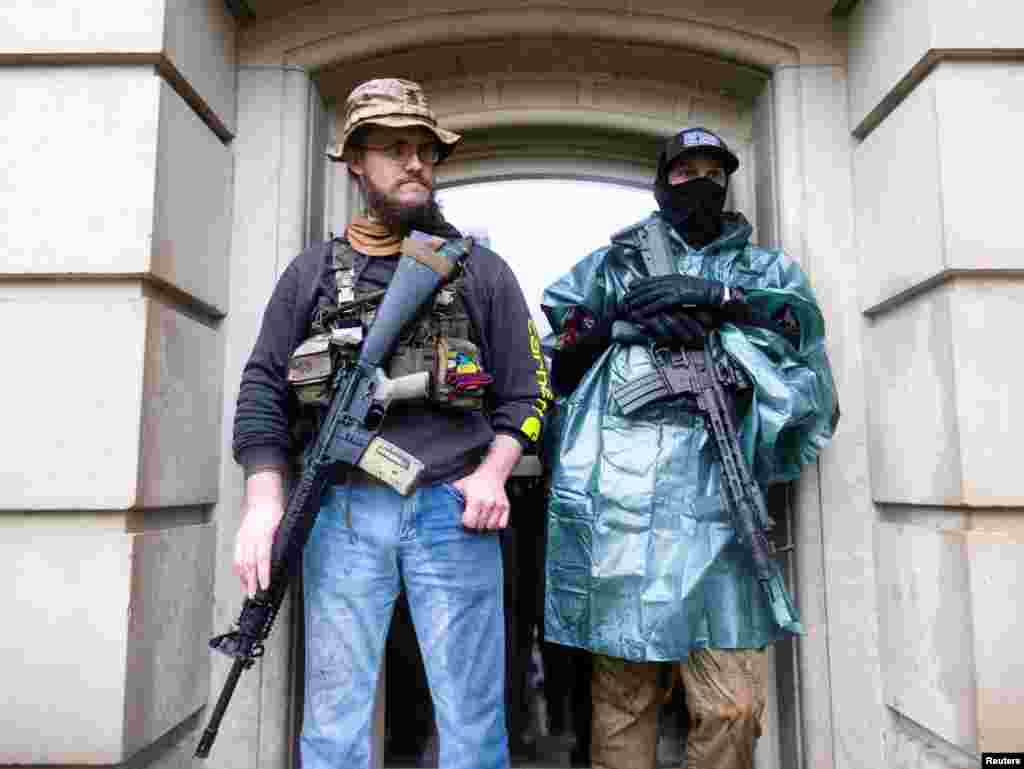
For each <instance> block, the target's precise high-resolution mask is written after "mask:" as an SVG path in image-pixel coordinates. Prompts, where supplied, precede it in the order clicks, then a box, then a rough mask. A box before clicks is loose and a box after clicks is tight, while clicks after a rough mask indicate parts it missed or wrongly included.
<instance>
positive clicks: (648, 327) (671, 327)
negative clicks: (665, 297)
mask: <svg viewBox="0 0 1024 769" xmlns="http://www.w3.org/2000/svg"><path fill="white" fill-rule="evenodd" d="M699 315H703V316H705V318H706V319H707V321H710V320H711V318H710V317H708V316H707V314H706V313H699ZM637 325H639V326H641V327H642V328H643V330H644V331H646V332H647V334H648V335H649V336H650V337H651V339H653V340H654V341H656V342H658V343H659V344H671V345H677V344H678V345H682V346H683V347H685V348H687V349H688V350H700V349H702V348H703V347H704V338H705V337H706V336H707V334H708V331H710V330H711V329H710V326H709V324H708V323H705V322H704V321H702V320H701V319H700V318H699V317H698V316H697V315H695V314H693V313H688V312H685V311H682V310H676V311H674V312H658V313H655V314H654V315H646V316H644V317H642V318H641V319H640V320H639V321H637Z"/></svg>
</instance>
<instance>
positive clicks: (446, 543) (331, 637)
mask: <svg viewBox="0 0 1024 769" xmlns="http://www.w3.org/2000/svg"><path fill="white" fill-rule="evenodd" d="M459 138H460V137H459V136H458V135H457V134H454V133H452V132H450V131H446V130H445V129H443V128H441V127H439V126H438V125H437V121H436V119H435V117H434V114H433V112H432V111H431V110H430V108H429V105H428V103H427V100H426V98H425V96H424V94H423V91H422V89H421V88H420V86H419V85H417V84H416V83H412V82H409V81H406V80H372V81H369V82H366V83H363V84H362V85H360V86H358V87H357V88H355V90H353V91H352V93H351V94H350V95H349V97H348V99H347V101H346V103H345V122H344V130H343V135H342V138H341V142H340V145H339V146H338V147H337V148H336V151H334V152H329V153H328V154H329V155H330V156H331V157H332V158H333V159H335V160H339V161H342V162H345V163H346V164H347V167H348V171H349V172H350V173H351V174H353V175H354V177H355V178H356V179H357V180H358V183H359V185H360V187H361V189H362V191H363V193H364V195H365V199H366V202H367V207H366V212H365V215H364V216H361V217H359V218H357V219H355V220H354V221H353V222H352V223H351V224H350V225H349V226H348V228H347V230H346V233H345V237H344V238H339V239H336V240H334V241H331V242H328V243H324V244H319V245H316V246H314V247H312V248H309V249H307V250H306V251H304V252H303V253H302V254H300V255H299V256H298V257H297V258H296V259H295V260H294V261H293V262H292V263H291V264H290V265H289V267H288V268H287V269H286V270H285V272H284V273H283V274H282V276H281V278H280V281H279V282H278V284H277V286H276V288H275V290H274V292H273V295H272V296H271V299H270V302H269V304H268V306H267V308H266V311H265V314H264V317H263V324H262V328H261V330H260V334H259V338H258V339H257V341H256V345H255V348H254V350H253V352H252V356H251V357H250V359H249V361H248V364H247V365H246V367H245V370H244V373H243V376H242V383H241V389H240V392H239V396H238V408H237V413H236V417H235V427H234V454H235V458H236V459H237V460H238V462H240V463H241V464H242V465H243V466H244V468H245V476H246V482H245V483H246V486H245V500H244V503H243V520H242V524H241V527H240V529H239V532H238V536H237V540H236V546H235V559H234V569H235V572H236V573H237V575H238V576H239V578H240V579H241V581H242V584H243V586H244V588H245V589H246V590H247V591H248V592H249V594H250V595H251V594H253V593H254V591H255V590H256V588H257V586H259V587H265V586H266V584H267V582H268V580H269V562H270V552H271V542H272V537H273V534H274V531H275V529H276V527H277V525H278V523H279V521H280V519H281V516H282V511H283V507H284V503H285V494H284V478H285V471H286V467H287V465H288V462H289V457H290V456H292V455H293V454H294V453H295V451H296V449H297V448H300V447H299V446H297V445H296V442H297V441H296V439H294V438H293V437H292V427H293V425H294V424H295V423H296V421H297V416H298V415H299V413H300V411H309V410H312V411H314V412H316V409H317V408H318V404H317V402H315V399H313V402H310V396H309V395H308V393H307V392H306V391H305V390H301V391H298V392H296V390H295V389H294V388H291V387H290V386H289V385H290V383H291V384H295V383H296V381H298V380H299V379H301V377H297V376H293V375H294V374H296V372H299V373H301V371H302V367H301V366H299V367H296V366H292V367H290V365H289V360H290V358H291V356H292V355H293V353H295V352H297V349H298V348H300V346H302V345H304V344H305V341H306V340H307V338H309V337H311V335H312V340H313V342H314V343H315V342H316V340H317V339H323V338H324V334H326V335H327V336H328V337H329V338H330V339H331V340H332V341H331V344H334V341H333V340H334V339H335V336H334V335H333V334H334V332H339V333H341V332H344V333H342V336H344V335H345V334H347V333H348V332H349V331H351V330H352V329H351V328H348V327H346V328H345V329H339V328H338V327H337V326H336V325H332V324H334V323H335V321H334V320H332V318H335V317H336V316H337V312H335V310H337V308H339V307H340V306H342V305H344V306H346V307H353V306H355V307H358V309H359V312H360V313H361V316H360V320H361V324H360V323H359V322H357V324H356V325H357V326H361V327H362V328H365V327H368V326H369V325H370V323H371V322H372V317H373V313H374V311H375V309H376V307H377V305H378V304H379V300H380V294H382V293H383V291H382V289H386V288H388V286H389V284H390V283H391V281H392V278H393V275H394V273H395V269H396V265H397V264H398V261H399V258H400V257H399V254H400V250H401V249H402V247H403V239H404V238H406V237H407V236H409V234H410V233H411V232H413V231H418V233H426V234H428V235H433V236H438V237H439V238H442V239H445V242H446V244H454V246H459V245H460V244H461V247H463V248H471V250H470V252H469V255H468V257H467V258H466V259H465V261H464V262H463V267H462V269H461V272H459V273H457V274H456V277H455V278H454V279H453V280H452V281H451V282H449V283H448V284H446V285H445V286H444V287H442V289H441V290H440V291H439V292H438V293H437V294H436V295H435V297H434V298H433V300H432V302H431V303H430V304H429V305H427V306H426V307H425V308H424V310H423V311H422V312H420V313H419V315H418V316H417V318H416V319H415V320H413V321H412V322H411V323H410V324H409V325H408V326H407V327H406V328H405V329H403V331H402V334H401V336H400V338H399V341H398V342H397V347H396V348H395V350H394V352H393V353H392V355H391V357H390V360H389V363H388V364H387V365H388V372H387V373H388V374H389V375H390V376H392V377H398V376H403V375H408V374H410V373H416V372H422V371H427V372H429V382H430V386H429V394H427V395H426V398H425V399H423V398H420V399H418V400H409V401H395V402H393V403H392V404H391V408H390V410H389V411H388V412H387V415H386V416H385V418H384V421H383V424H382V426H381V428H380V435H381V437H383V438H384V439H386V440H388V441H390V442H391V443H393V444H395V445H397V446H398V447H399V448H401V449H404V450H405V451H406V452H408V453H410V454H412V455H413V456H414V457H416V458H418V459H419V460H420V461H421V462H422V463H423V464H424V466H425V470H424V471H423V475H422V477H421V480H420V483H419V484H418V486H417V488H416V489H415V490H414V491H413V492H412V493H411V494H410V495H408V496H401V495H400V494H399V493H398V492H396V491H395V490H394V489H392V488H391V487H390V486H388V485H385V484H383V483H381V482H379V481H377V480H376V479H375V478H374V477H373V476H371V475H369V474H367V473H365V472H363V471H361V470H359V469H356V468H350V467H338V468H337V469H336V472H335V477H333V478H332V483H330V484H329V485H328V486H327V488H326V491H325V492H324V494H323V496H322V498H321V507H320V512H319V515H318V518H317V521H316V526H315V528H314V529H313V532H312V534H311V536H310V540H309V543H308V544H307V546H306V550H305V553H304V557H303V591H304V605H305V612H306V616H305V631H306V632H305V636H306V654H305V657H306V671H305V698H304V699H305V712H304V717H303V726H302V734H301V739H300V746H301V753H302V765H303V767H305V769H327V768H328V767H331V769H336V768H337V767H367V766H369V761H370V741H371V720H372V711H373V705H374V697H375V693H376V690H377V680H378V673H379V668H380V662H381V657H382V653H383V650H384V644H385V639H386V636H387V632H388V626H389V624H390V622H391V617H392V610H393V608H394V606H395V601H396V598H397V596H398V594H399V591H400V590H401V589H404V590H405V591H406V594H407V597H408V602H409V609H410V613H411V615H412V620H413V624H414V626H415V629H416V634H417V637H418V640H419V644H420V649H421V651H422V653H423V660H424V664H425V667H426V671H427V677H428V680H429V685H430V690H431V693H432V699H433V704H434V712H435V715H436V720H437V727H438V732H439V734H440V742H441V748H440V766H441V767H443V768H446V769H458V768H460V767H465V768H466V769H469V768H470V767H472V769H482V768H484V767H486V768H488V769H490V768H491V767H506V766H508V741H507V736H506V728H505V713H504V704H503V698H504V687H503V680H504V653H505V646H504V619H503V611H502V587H503V581H502V568H501V552H500V547H499V541H498V530H499V529H502V528H504V527H505V525H506V523H507V520H508V509H509V502H508V498H507V496H506V493H505V490H504V485H505V480H506V478H507V476H508V475H509V472H510V471H511V469H512V468H513V466H514V465H515V464H516V461H517V460H518V458H519V456H520V454H521V452H522V450H523V448H524V447H526V446H529V445H531V444H532V443H533V442H534V441H535V440H536V439H537V437H538V436H539V434H540V430H541V426H542V418H543V415H544V411H545V409H546V405H547V402H548V389H547V388H548V385H547V374H546V371H545V369H544V362H543V359H542V356H541V354H540V343H539V340H538V339H537V336H536V331H535V330H534V328H533V325H532V322H531V321H530V315H529V311H528V309H527V306H526V302H525V300H524V298H523V294H522V291H521V290H520V288H519V285H518V283H517V282H516V279H515V277H514V276H513V274H512V271H511V269H510V268H509V267H508V265H507V264H506V263H505V262H504V261H503V260H502V259H501V258H500V257H498V256H497V255H496V254H494V253H493V252H491V251H489V250H488V249H485V248H481V247H479V246H478V245H474V244H472V242H471V241H462V240H459V241H458V242H456V240H457V239H459V238H460V236H459V233H458V232H457V231H456V230H455V229H454V228H453V227H452V226H451V225H449V224H448V223H447V222H446V221H445V220H444V218H443V217H442V215H441V213H440V210H439V208H438V206H437V204H436V202H435V200H434V189H433V187H434V172H435V169H436V167H437V165H438V164H439V163H441V162H442V161H443V160H444V159H445V158H447V157H448V155H449V154H450V153H451V152H452V150H453V149H454V148H455V145H456V143H457V142H458V141H459ZM417 237H418V235H417ZM349 338H350V337H349ZM315 348H316V345H315V344H313V349H315ZM302 349H303V351H306V350H308V349H310V347H309V346H308V345H307V346H305V347H303V348H302ZM332 349H333V348H332ZM349 352H351V351H349ZM290 380H291V382H290ZM320 405H321V406H322V401H321V403H320ZM300 407H302V408H300Z"/></svg>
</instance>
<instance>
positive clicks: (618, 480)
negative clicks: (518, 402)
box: [543, 128, 838, 769]
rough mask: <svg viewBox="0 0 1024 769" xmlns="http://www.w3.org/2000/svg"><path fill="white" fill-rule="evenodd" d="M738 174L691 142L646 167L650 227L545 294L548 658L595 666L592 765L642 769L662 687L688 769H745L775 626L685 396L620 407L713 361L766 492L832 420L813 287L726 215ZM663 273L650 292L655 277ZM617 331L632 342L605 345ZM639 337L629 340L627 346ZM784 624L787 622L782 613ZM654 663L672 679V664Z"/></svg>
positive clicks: (729, 157) (650, 754) (652, 747)
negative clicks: (724, 373) (556, 652)
mask: <svg viewBox="0 0 1024 769" xmlns="http://www.w3.org/2000/svg"><path fill="white" fill-rule="evenodd" d="M738 167H739V159H738V158H737V157H736V155H735V154H733V153H732V152H731V151H730V150H729V148H728V147H727V146H726V144H725V142H724V141H722V139H721V138H720V137H718V136H717V135H715V134H713V133H712V132H711V131H708V130H706V129H703V128H690V129H686V130H683V131H681V132H680V133H679V134H677V135H676V136H673V137H671V138H670V139H669V140H668V141H667V142H666V143H665V146H664V148H663V150H662V152H661V154H660V156H659V158H658V171H657V177H656V179H655V184H654V192H655V198H656V199H657V201H658V206H659V209H660V210H659V211H657V212H655V213H654V214H653V215H652V216H651V217H649V218H648V219H646V220H644V221H642V222H640V223H638V224H636V225H634V226H632V227H629V228H627V229H626V230H623V231H622V232H619V233H617V234H615V235H613V236H612V239H611V240H612V242H611V245H610V246H607V247H604V248H601V249H599V250H598V251H595V252H594V253H592V254H590V255H589V256H587V257H586V258H585V259H583V260H582V261H581V262H579V263H578V264H577V265H576V266H575V267H574V268H573V269H572V271H570V272H569V273H568V274H567V275H565V276H564V277H562V278H560V279H559V280H558V281H556V282H555V283H553V284H552V285H551V286H549V287H548V289H547V290H546V291H545V292H544V300H543V306H544V310H545V312H546V314H547V316H548V318H549V320H550V321H551V326H552V328H553V329H554V334H555V336H554V338H553V339H552V340H551V345H552V370H551V376H552V384H553V385H554V388H555V391H556V393H558V394H559V395H560V396H564V400H563V401H561V402H560V407H559V430H558V444H559V450H558V453H557V458H556V459H555V461H554V468H553V471H552V472H553V477H552V494H551V500H550V504H549V521H548V554H547V555H548V557H547V600H546V616H545V620H546V624H545V635H546V639H547V640H548V641H554V642H556V643H561V644H565V645H568V646H574V647H578V648H582V649H588V650H590V651H592V652H594V660H593V661H594V670H593V678H592V696H593V727H592V730H593V731H592V734H593V736H592V751H591V759H592V762H593V766H594V767H595V768H598V769H653V767H654V766H655V760H656V754H655V752H656V743H657V731H658V729H657V727H658V709H659V706H660V704H661V703H662V702H664V701H665V699H666V697H667V694H668V690H669V689H670V688H671V686H672V685H673V682H675V681H677V680H678V681H680V682H681V683H682V685H683V687H684V688H685V693H686V701H687V707H688V710H689V715H690V730H689V734H688V737H687V746H686V756H687V764H686V766H687V767H689V769H753V765H754V764H753V761H754V744H755V741H756V739H757V737H758V736H759V735H760V733H761V725H760V724H761V718H762V714H763V711H764V704H765V690H766V652H765V647H766V645H767V644H768V643H771V642H772V641H775V640H776V639H778V638H782V637H784V636H786V635H789V634H792V633H794V632H800V627H799V623H798V622H796V621H795V619H794V620H791V617H787V618H785V619H783V620H782V621H781V622H782V624H781V625H780V620H779V615H777V614H776V613H773V610H772V605H770V603H769V601H768V600H767V599H766V596H765V594H764V593H763V592H762V588H761V585H760V584H759V580H758V572H757V570H756V568H755V564H754V560H753V557H752V556H751V553H750V551H749V550H747V549H746V548H745V547H743V546H742V545H741V543H740V540H739V538H738V536H737V534H736V532H735V531H734V529H733V526H732V519H731V511H730V510H728V509H726V504H725V503H724V502H723V498H722V487H723V485H724V482H723V480H722V468H721V462H720V459H719V456H718V453H717V451H716V443H715V440H714V439H713V437H712V436H711V434H710V432H709V430H708V427H707V425H706V423H705V419H704V417H703V415H702V412H701V411H700V409H699V408H698V404H697V403H696V402H695V401H694V399H693V398H685V397H676V398H675V399H670V400H659V401H658V402H652V403H650V404H649V405H644V406H642V407H641V408H639V410H635V411H634V410H632V409H628V410H627V409H624V408H623V407H622V406H621V404H620V403H619V402H618V401H617V400H616V390H617V388H619V387H620V386H622V385H623V384H628V383H630V382H635V381H637V379H638V378H640V377H644V376H647V377H648V378H649V377H650V375H651V374H652V367H653V365H654V361H653V358H652V356H655V355H657V356H659V360H663V358H662V357H661V356H663V355H664V354H665V353H666V352H670V351H671V352H673V355H675V354H676V351H680V350H682V351H685V350H696V349H701V348H707V349H709V350H710V349H714V350H719V351H724V352H725V354H726V355H727V358H728V359H729V360H731V363H728V361H723V360H721V359H716V360H717V361H718V363H716V365H718V364H723V365H725V364H726V363H728V365H729V366H738V367H739V368H740V369H741V370H742V371H743V373H744V376H743V379H749V380H750V383H751V385H752V386H751V387H750V388H748V389H747V390H746V393H745V395H743V397H742V398H737V402H736V403H735V404H734V405H735V409H736V413H735V414H734V415H733V416H734V420H735V421H736V422H739V423H740V424H741V428H742V429H741V435H740V436H739V440H740V445H741V446H742V448H743V450H744V453H745V454H746V459H747V461H748V463H749V464H750V465H751V466H752V472H753V475H754V477H755V478H756V480H757V481H758V482H760V484H761V485H763V486H766V485H768V484H770V483H775V482H779V481H788V480H792V479H794V478H796V477H797V475H798V474H799V471H800V466H801V465H802V464H805V463H807V462H810V461H813V460H814V459H815V457H816V456H817V452H818V450H819V449H821V448H822V447H823V446H824V445H825V444H826V443H827V442H828V440H829V438H830V437H831V435H832V431H833V429H834V427H835V419H836V418H837V417H838V412H837V411H836V410H835V408H834V407H835V397H834V396H835V390H834V385H833V382H832V376H831V373H830V369H829V364H828V359H827V358H826V356H825V350H824V323H823V321H822V318H821V313H820V311H819V310H818V307H817V305H816V303H815V299H814V294H813V293H812V292H811V288H810V286H809V284H808V282H807V278H806V277H805V276H804V274H803V272H802V271H801V270H800V268H799V266H797V265H796V264H795V263H794V262H792V261H791V260H789V259H788V258H787V257H786V256H785V255H784V254H782V253H781V252H779V251H775V250H768V249H763V248H758V247H757V246H755V245H753V244H751V243H750V235H751V226H750V224H749V223H748V222H747V220H746V219H745V218H744V217H743V215H742V214H739V213H724V211H723V209H724V204H725V200H726V194H727V192H728V186H729V179H730V177H731V176H732V174H733V173H734V172H735V171H736V169H737V168H738ZM655 264H665V265H671V267H672V272H671V274H667V275H661V274H652V271H651V265H655ZM616 321H626V322H628V323H629V324H632V326H633V328H634V329H635V328H636V327H639V328H640V329H642V331H643V334H642V335H641V336H640V337H639V338H638V337H636V336H632V337H630V336H629V335H626V336H619V335H618V331H617V327H622V324H616ZM634 333H635V332H634ZM793 613H794V615H795V610H794V612H793ZM666 663H668V664H666Z"/></svg>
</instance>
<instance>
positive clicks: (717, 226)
mask: <svg viewBox="0 0 1024 769" xmlns="http://www.w3.org/2000/svg"><path fill="white" fill-rule="evenodd" d="M728 189H729V182H728V180H727V181H726V184H725V186H724V187H723V186H721V185H719V184H716V183H715V182H713V181H711V180H710V179H706V178H701V179H691V180H690V181H688V182H683V183H682V184H675V185H672V184H669V183H668V174H667V173H665V174H663V175H661V176H659V177H658V181H657V182H656V183H655V185H654V198H655V200H657V201H658V207H659V208H661V213H662V214H663V215H664V217H665V218H666V219H667V220H668V222H669V223H670V224H671V225H672V229H674V230H675V231H676V232H677V233H678V234H679V237H681V238H682V239H683V240H685V241H686V242H687V243H688V244H689V245H691V246H693V247H694V248H704V246H706V245H708V244H709V243H711V242H712V241H714V240H715V238H717V237H718V236H719V235H721V234H722V211H723V209H724V208H725V194H726V192H728Z"/></svg>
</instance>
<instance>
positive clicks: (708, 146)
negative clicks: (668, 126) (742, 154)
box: [658, 128, 740, 177]
mask: <svg viewBox="0 0 1024 769" xmlns="http://www.w3.org/2000/svg"><path fill="white" fill-rule="evenodd" d="M697 151H700V152H704V153H707V154H709V155H714V156H715V157H717V158H718V159H719V160H720V161H721V163H722V168H724V169H725V173H726V174H728V175H730V176H731V175H732V173H733V172H734V171H735V170H736V169H737V168H739V167H740V160H739V158H738V157H736V155H735V154H733V152H732V150H730V149H729V147H728V146H727V145H726V143H725V142H724V141H722V138H721V137H720V136H718V135H717V134H715V133H712V132H711V131H709V130H708V129H706V128H684V129H683V130H682V131H680V132H679V133H677V134H676V135H675V136H673V137H672V138H671V139H669V140H668V141H666V142H665V147H664V149H662V151H661V154H660V155H659V156H658V176H659V177H660V176H662V175H663V174H665V173H667V172H668V169H669V167H670V166H671V165H672V163H674V162H675V160H676V159H677V158H679V157H681V156H682V155H684V154H686V153H688V152H697Z"/></svg>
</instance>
